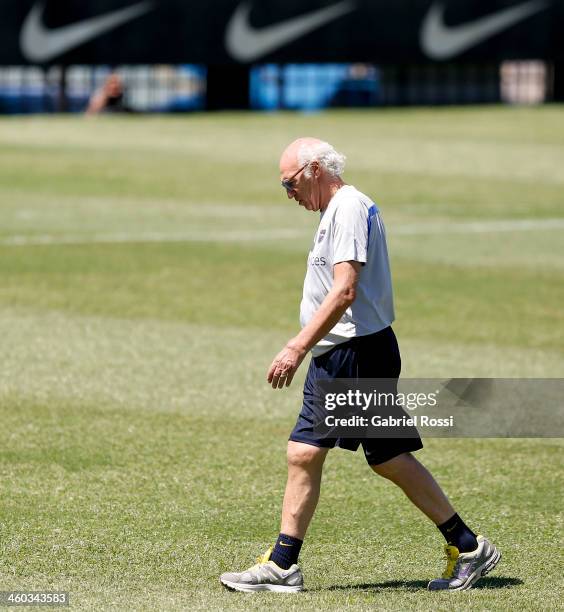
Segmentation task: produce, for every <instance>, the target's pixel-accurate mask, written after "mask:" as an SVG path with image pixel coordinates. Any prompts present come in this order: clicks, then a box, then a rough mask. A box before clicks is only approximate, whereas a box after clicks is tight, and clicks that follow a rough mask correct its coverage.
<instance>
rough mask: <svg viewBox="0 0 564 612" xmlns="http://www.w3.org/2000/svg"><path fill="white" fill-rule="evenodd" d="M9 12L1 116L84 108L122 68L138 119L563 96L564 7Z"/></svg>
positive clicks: (122, 0)
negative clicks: (112, 73) (186, 113)
mask: <svg viewBox="0 0 564 612" xmlns="http://www.w3.org/2000/svg"><path fill="white" fill-rule="evenodd" d="M2 6H3V12H2V16H3V18H2V21H1V23H0V66H2V67H0V112H4V113H8V112H49V111H59V112H60V111H78V110H84V108H85V105H86V103H87V101H88V99H89V97H90V96H91V95H92V92H93V91H94V90H95V89H96V88H99V87H100V86H101V84H102V83H103V82H104V79H105V78H106V77H107V75H108V73H109V71H110V70H113V69H115V68H116V67H120V69H121V70H122V74H121V77H122V78H123V80H124V81H125V85H126V87H125V90H126V94H127V96H130V97H132V99H131V100H128V104H129V107H130V108H131V109H134V110H137V111H142V112H147V111H159V112H163V111H188V110H198V109H203V108H206V109H208V110H215V109H249V108H252V109H266V110H272V109H280V108H284V109H299V110H312V109H317V108H323V107H328V106H348V107H350V106H375V105H394V106H397V105H411V104H473V103H495V102H500V101H506V102H519V103H539V102H544V101H553V100H558V101H560V100H563V99H564V85H563V80H564V79H563V77H562V73H563V71H564V69H563V64H564V37H562V31H564V0H552V1H551V0H495V1H491V0H490V1H485V0H479V1H474V2H465V1H462V0H448V1H443V2H441V1H439V0H396V1H395V2H374V1H370V0H333V1H331V0H305V1H304V0H299V1H298V0H286V1H284V2H282V1H280V0H265V1H261V2H258V1H255V2H253V1H251V0H216V1H215V2H190V1H186V0H160V1H158V0H156V1H155V0H141V1H135V0H87V1H81V2H77V1H76V0H73V1H71V0H57V1H55V0H44V1H41V0H25V1H20V0H18V1H17V2H16V1H15V0H14V1H10V2H6V1H5V2H3V5H2ZM156 66H159V67H160V68H159V69H158V70H157V72H155V70H156V68H155V67H156ZM163 66H164V67H165V68H164V69H163ZM70 67H73V70H71V71H70V72H69V70H68V68H70ZM53 69H54V70H53ZM2 100H3V101H2Z"/></svg>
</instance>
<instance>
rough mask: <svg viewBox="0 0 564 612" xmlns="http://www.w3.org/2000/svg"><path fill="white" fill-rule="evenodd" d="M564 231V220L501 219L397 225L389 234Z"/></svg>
mask: <svg viewBox="0 0 564 612" xmlns="http://www.w3.org/2000/svg"><path fill="white" fill-rule="evenodd" d="M559 229H564V219H560V218H555V219H502V220H498V221H460V222H456V221H455V222H453V223H434V224H431V223H425V224H408V225H399V226H397V227H395V228H394V229H393V230H391V231H390V232H389V233H390V234H392V235H393V234H403V235H415V234H492V233H497V232H529V231H535V230H559Z"/></svg>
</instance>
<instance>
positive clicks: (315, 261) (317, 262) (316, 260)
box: [308, 253, 327, 266]
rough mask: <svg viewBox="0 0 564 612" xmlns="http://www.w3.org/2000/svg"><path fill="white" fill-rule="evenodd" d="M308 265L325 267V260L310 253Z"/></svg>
mask: <svg viewBox="0 0 564 612" xmlns="http://www.w3.org/2000/svg"><path fill="white" fill-rule="evenodd" d="M308 259H309V265H310V266H325V265H327V260H326V259H325V257H316V256H314V255H312V254H311V253H310V255H309V258H308Z"/></svg>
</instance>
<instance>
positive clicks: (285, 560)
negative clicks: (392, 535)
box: [220, 138, 501, 592]
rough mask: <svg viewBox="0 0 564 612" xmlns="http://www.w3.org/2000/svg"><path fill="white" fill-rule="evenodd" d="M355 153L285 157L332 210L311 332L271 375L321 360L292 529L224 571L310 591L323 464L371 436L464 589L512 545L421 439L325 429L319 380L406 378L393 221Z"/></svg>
mask: <svg viewBox="0 0 564 612" xmlns="http://www.w3.org/2000/svg"><path fill="white" fill-rule="evenodd" d="M344 165H345V157H344V156H343V155H341V154H340V153H338V152H337V151H335V149H334V148H333V147H332V146H331V145H330V144H328V143H326V142H323V141H320V140H317V139H315V138H300V139H298V140H296V141H295V142H293V143H291V144H290V145H289V146H288V147H287V148H286V150H285V151H284V153H283V154H282V157H281V159H280V177H281V181H282V186H283V187H284V189H285V190H286V193H287V195H288V198H290V199H292V198H293V199H294V200H296V201H297V202H298V203H299V205H300V206H303V207H304V208H305V209H306V210H310V211H316V212H317V211H319V212H320V214H321V220H320V223H319V227H318V229H317V233H316V235H315V239H314V242H313V248H312V250H311V252H310V254H309V257H308V266H307V274H306V278H305V281H304V290H303V298H302V303H301V308H300V321H301V325H302V329H301V331H300V332H299V333H298V335H297V336H295V337H294V338H292V339H290V340H289V341H288V342H287V344H286V346H284V348H283V349H282V350H281V351H280V352H279V353H278V355H276V357H275V358H274V360H273V362H272V365H271V366H270V369H269V370H268V375H267V380H268V382H269V383H270V384H271V385H272V387H273V388H274V389H281V388H282V387H284V386H288V385H290V383H291V382H292V378H293V377H294V374H295V372H296V370H297V369H298V367H299V366H300V364H301V362H302V361H303V359H304V357H305V356H306V354H307V353H308V352H309V351H311V353H312V360H311V363H310V365H309V369H308V372H307V377H306V382H305V385H304V400H303V405H302V409H301V411H300V414H299V416H298V419H297V422H296V425H295V427H294V429H293V431H292V433H291V434H290V439H289V441H288V452H287V456H288V481H287V484H286V491H285V494H284V501H283V504H282V521H281V527H280V534H279V536H278V538H277V540H276V544H275V545H274V548H273V549H272V548H271V549H269V550H268V551H267V552H266V553H265V554H264V555H263V557H261V558H260V559H259V560H258V563H257V564H256V565H254V566H253V567H251V568H249V569H248V570H246V571H244V572H241V573H232V572H229V573H225V574H222V576H221V578H220V580H221V583H222V584H223V585H224V586H225V587H227V588H228V589H232V590H236V591H244V592H253V591H277V592H296V591H300V590H302V589H303V576H302V572H301V570H300V568H299V567H298V565H297V561H298V556H299V553H300V549H301V547H302V543H303V540H304V538H305V535H306V531H307V528H308V526H309V523H310V521H311V519H312V517H313V514H314V512H315V508H316V506H317V502H318V499H319V491H320V484H321V472H322V469H323V462H324V461H325V457H326V456H327V453H328V451H329V449H330V448H333V447H335V446H338V447H340V448H345V449H348V450H353V451H354V450H357V449H358V447H359V446H360V445H362V447H363V450H364V454H365V457H366V460H367V462H368V465H369V466H370V467H371V468H372V470H373V471H374V472H376V474H379V475H380V476H383V477H384V478H387V479H389V480H391V481H392V482H393V483H395V484H396V485H397V486H399V487H400V488H401V489H402V490H403V491H404V493H405V494H406V495H407V497H408V498H409V499H410V501H411V502H412V503H413V504H415V506H417V507H418V508H419V509H420V510H421V511H422V512H423V513H424V514H425V515H426V516H427V517H428V518H429V519H430V520H431V521H433V523H435V525H436V526H437V527H438V529H439V530H440V532H441V533H442V534H443V536H444V537H445V540H446V542H447V544H446V547H445V550H446V554H447V567H446V570H445V572H444V574H443V576H442V578H437V579H434V580H431V582H430V583H429V586H428V588H429V589H430V590H463V589H468V588H470V587H471V586H472V585H473V584H474V583H475V582H476V581H477V580H478V579H479V578H480V577H481V576H483V575H484V574H486V573H487V572H489V571H490V570H492V569H493V568H494V567H495V566H496V564H497V563H498V561H499V559H500V558H501V554H500V552H499V551H498V550H497V549H496V547H495V546H494V545H493V544H491V543H490V542H489V541H488V540H487V539H486V538H484V537H483V536H479V535H478V536H476V535H475V534H474V532H473V531H472V530H471V529H470V528H469V527H468V526H467V525H466V524H465V523H464V521H463V520H462V519H461V518H460V516H459V515H458V514H457V513H456V512H455V510H454V508H453V507H452V506H451V504H450V502H449V500H448V499H447V497H446V496H445V494H444V493H443V491H442V490H441V488H440V487H439V485H438V484H437V482H436V481H435V479H434V478H433V476H432V475H431V474H430V473H429V471H428V470H427V469H426V468H425V467H424V466H423V465H422V464H421V463H420V462H419V461H418V460H417V459H416V458H415V457H414V456H413V455H412V454H411V453H412V452H414V451H417V450H419V449H420V448H422V446H423V445H422V443H421V439H420V438H419V437H418V436H417V435H416V436H415V437H406V438H393V439H386V438H376V439H362V440H359V439H342V438H341V439H339V438H337V439H331V438H326V437H323V436H322V435H320V434H319V433H318V432H316V428H315V427H314V425H313V423H314V416H313V415H314V406H313V403H314V401H313V395H314V391H313V390H314V388H315V384H316V381H319V380H322V379H325V380H326V379H335V378H341V379H342V378H386V379H397V378H398V377H399V374H400V369H401V360H400V353H399V348H398V344H397V341H396V337H395V335H394V332H393V330H392V328H391V323H392V322H393V320H394V308H393V298H392V282H391V275H390V268H389V262H388V253H387V246H386V236H385V231H384V226H383V223H382V219H381V217H380V214H379V210H378V208H377V207H376V205H375V204H374V203H373V202H372V201H371V200H370V198H369V197H368V196H366V195H364V194H363V193H361V192H360V191H358V190H357V189H355V188H354V187H353V186H352V185H347V184H346V183H345V182H344V181H343V180H342V178H341V177H342V174H343V170H344Z"/></svg>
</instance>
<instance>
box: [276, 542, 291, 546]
mask: <svg viewBox="0 0 564 612" xmlns="http://www.w3.org/2000/svg"><path fill="white" fill-rule="evenodd" d="M278 544H280V546H292V544H286V542H278Z"/></svg>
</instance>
